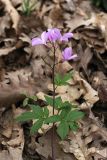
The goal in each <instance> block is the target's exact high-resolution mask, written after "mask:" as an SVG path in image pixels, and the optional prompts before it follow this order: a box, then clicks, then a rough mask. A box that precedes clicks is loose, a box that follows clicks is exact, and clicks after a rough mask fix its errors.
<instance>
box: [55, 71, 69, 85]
mask: <svg viewBox="0 0 107 160" xmlns="http://www.w3.org/2000/svg"><path fill="white" fill-rule="evenodd" d="M71 77H72V73H66V74H65V75H64V76H62V75H61V74H56V76H55V84H56V85H57V86H62V85H67V84H68V83H67V81H68V80H70V79H71Z"/></svg>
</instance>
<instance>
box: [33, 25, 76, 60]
mask: <svg viewBox="0 0 107 160" xmlns="http://www.w3.org/2000/svg"><path fill="white" fill-rule="evenodd" d="M72 37H73V33H69V32H68V33H65V34H64V35H61V32H60V30H59V29H57V28H53V29H48V31H47V32H46V31H44V32H43V33H42V34H41V37H40V38H33V39H32V46H35V45H41V44H42V45H47V42H50V43H55V42H56V41H61V42H68V40H69V38H72ZM62 57H63V60H64V61H67V60H71V59H75V58H76V57H77V55H73V52H72V48H71V47H68V48H65V50H64V51H63V52H62Z"/></svg>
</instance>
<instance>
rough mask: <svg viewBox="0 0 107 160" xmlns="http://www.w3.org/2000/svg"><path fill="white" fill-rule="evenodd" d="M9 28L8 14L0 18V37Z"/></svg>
mask: <svg viewBox="0 0 107 160" xmlns="http://www.w3.org/2000/svg"><path fill="white" fill-rule="evenodd" d="M9 27H10V17H9V15H8V14H6V15H4V16H3V17H0V36H2V37H4V36H5V29H6V28H7V29H8V28H9Z"/></svg>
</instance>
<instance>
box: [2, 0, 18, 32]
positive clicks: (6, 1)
mask: <svg viewBox="0 0 107 160" xmlns="http://www.w3.org/2000/svg"><path fill="white" fill-rule="evenodd" d="M1 1H2V2H3V3H4V4H5V7H6V11H7V12H8V13H9V14H10V16H11V18H12V22H13V25H12V27H13V28H14V29H15V30H16V32H17V30H18V23H19V20H20V16H19V14H18V12H17V10H16V9H15V8H14V7H13V5H12V3H11V1H10V0H1Z"/></svg>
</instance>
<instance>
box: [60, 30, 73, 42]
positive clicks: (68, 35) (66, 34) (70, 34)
mask: <svg viewBox="0 0 107 160" xmlns="http://www.w3.org/2000/svg"><path fill="white" fill-rule="evenodd" d="M72 37H73V33H69V32H68V33H65V34H64V35H63V36H62V37H61V39H60V40H61V41H66V42H68V39H69V38H72Z"/></svg>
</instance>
